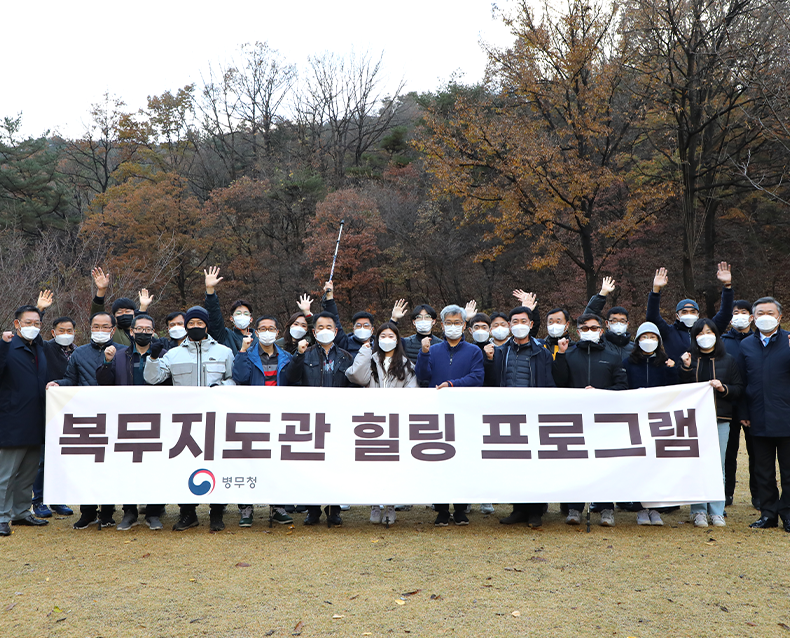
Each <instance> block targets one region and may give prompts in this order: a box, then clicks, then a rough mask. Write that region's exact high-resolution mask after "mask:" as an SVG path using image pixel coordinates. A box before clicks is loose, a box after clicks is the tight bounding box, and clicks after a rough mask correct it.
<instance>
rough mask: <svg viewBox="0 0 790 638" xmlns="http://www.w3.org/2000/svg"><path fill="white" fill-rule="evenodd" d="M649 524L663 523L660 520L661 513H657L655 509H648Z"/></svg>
mask: <svg viewBox="0 0 790 638" xmlns="http://www.w3.org/2000/svg"><path fill="white" fill-rule="evenodd" d="M650 524H651V525H663V524H664V521H662V520H661V514H659V513H658V512H657V511H656V510H650Z"/></svg>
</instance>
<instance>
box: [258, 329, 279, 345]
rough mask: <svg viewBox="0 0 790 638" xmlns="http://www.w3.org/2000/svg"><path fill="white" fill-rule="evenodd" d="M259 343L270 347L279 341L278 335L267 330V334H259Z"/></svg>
mask: <svg viewBox="0 0 790 638" xmlns="http://www.w3.org/2000/svg"><path fill="white" fill-rule="evenodd" d="M258 341H260V342H261V345H264V346H270V345H272V344H273V343H274V342H275V341H277V333H276V332H269V331H268V330H266V331H265V332H259V333H258Z"/></svg>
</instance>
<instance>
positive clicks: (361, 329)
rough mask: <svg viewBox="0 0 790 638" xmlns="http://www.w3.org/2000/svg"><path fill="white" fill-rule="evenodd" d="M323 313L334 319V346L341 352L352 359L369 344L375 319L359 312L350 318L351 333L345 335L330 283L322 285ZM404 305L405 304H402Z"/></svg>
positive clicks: (396, 307)
mask: <svg viewBox="0 0 790 638" xmlns="http://www.w3.org/2000/svg"><path fill="white" fill-rule="evenodd" d="M324 293H325V296H324V302H323V308H324V312H328V313H330V314H331V315H332V316H334V318H335V325H336V326H337V335H336V337H335V345H337V347H338V348H341V349H342V350H345V351H346V352H348V353H349V354H350V355H351V357H352V359H353V357H355V356H357V353H358V352H359V349H360V348H361V347H362V346H363V345H365V344H366V343H368V342H370V337H371V336H372V335H373V323H374V322H375V318H374V317H373V315H372V314H370V313H369V312H365V311H361V312H358V313H356V314H355V315H354V316H353V317H351V325H352V326H353V332H352V334H350V335H347V334H346V333H345V331H344V330H343V325H342V323H341V322H340V312H339V310H338V309H337V303H336V302H335V285H334V282H332V281H327V282H326V283H325V284H324ZM404 305H405V302H404ZM398 308H399V306H398V304H395V308H394V309H393V313H397V311H398Z"/></svg>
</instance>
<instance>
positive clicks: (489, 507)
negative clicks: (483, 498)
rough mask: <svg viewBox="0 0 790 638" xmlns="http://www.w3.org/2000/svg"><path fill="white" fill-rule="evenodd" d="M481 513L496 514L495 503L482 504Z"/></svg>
mask: <svg viewBox="0 0 790 638" xmlns="http://www.w3.org/2000/svg"><path fill="white" fill-rule="evenodd" d="M480 513H481V514H493V513H494V504H493V503H482V504H481V505H480Z"/></svg>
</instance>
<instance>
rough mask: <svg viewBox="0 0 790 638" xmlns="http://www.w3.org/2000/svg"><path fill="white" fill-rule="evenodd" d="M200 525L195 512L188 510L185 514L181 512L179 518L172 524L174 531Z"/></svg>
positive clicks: (181, 530)
mask: <svg viewBox="0 0 790 638" xmlns="http://www.w3.org/2000/svg"><path fill="white" fill-rule="evenodd" d="M198 525H200V523H199V522H198V517H197V514H196V513H195V512H189V513H186V514H181V518H179V519H178V521H177V522H176V524H175V525H173V531H174V532H183V531H184V530H185V529H189V528H190V527H197V526H198Z"/></svg>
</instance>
